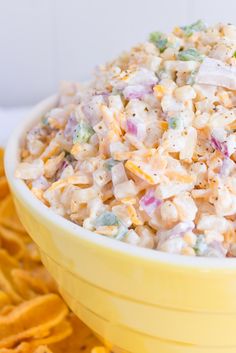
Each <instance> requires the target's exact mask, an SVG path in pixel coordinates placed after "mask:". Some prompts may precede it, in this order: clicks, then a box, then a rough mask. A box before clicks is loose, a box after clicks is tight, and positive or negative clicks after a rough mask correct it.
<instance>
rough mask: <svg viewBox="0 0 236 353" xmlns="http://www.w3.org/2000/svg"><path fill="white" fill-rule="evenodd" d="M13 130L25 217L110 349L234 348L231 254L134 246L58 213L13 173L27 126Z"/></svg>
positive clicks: (225, 352) (213, 352) (187, 352)
mask: <svg viewBox="0 0 236 353" xmlns="http://www.w3.org/2000/svg"><path fill="white" fill-rule="evenodd" d="M55 100H56V98H55V97H53V98H50V99H49V100H47V101H45V102H43V103H41V104H40V105H39V106H37V107H36V108H35V109H34V111H33V112H32V113H31V115H30V116H29V118H28V119H27V120H26V122H25V123H23V124H22V126H21V127H19V128H18V129H17V131H16V132H15V133H14V134H13V135H12V138H11V140H10V142H9V144H8V148H7V152H6V159H5V165H6V171H7V176H8V180H9V183H10V186H11V189H12V192H13V195H14V199H15V203H16V207H17V210H18V213H19V216H20V219H21V221H22V223H23V225H24V226H25V227H26V229H27V231H28V232H29V233H30V234H31V236H32V238H33V239H34V241H35V242H36V243H37V245H38V246H39V248H40V252H41V256H42V260H43V262H44V264H45V266H46V267H47V268H48V270H49V271H50V273H51V274H52V276H53V277H54V278H55V280H56V281H57V283H58V285H59V290H60V292H61V294H62V295H63V297H64V298H65V300H66V302H67V303H68V304H69V306H70V307H71V309H72V310H73V311H74V312H75V313H76V314H77V315H78V316H79V317H80V318H81V319H82V320H83V321H84V322H85V323H86V324H87V325H88V326H89V327H90V328H92V329H93V330H94V332H95V333H96V334H97V335H98V336H99V337H100V338H101V339H102V340H103V341H104V342H105V344H106V345H107V346H108V347H109V348H112V350H113V351H114V352H117V353H118V352H126V353H236V334H235V327H236V260H235V259H210V258H205V259H204V258H194V257H186V256H180V255H171V254H165V253H160V252H157V251H156V252H155V251H153V250H148V249H141V248H136V247H132V246H131V245H128V244H124V243H121V242H118V241H114V240H112V239H108V238H106V237H103V236H100V235H97V234H94V233H91V232H89V231H86V230H84V229H82V228H81V227H79V226H76V225H75V224H73V223H71V222H69V221H66V220H64V219H63V218H61V217H60V216H57V215H55V214H54V213H53V212H52V211H50V210H49V209H48V208H47V207H46V206H44V205H43V204H41V203H40V201H38V200H37V199H36V197H35V196H34V195H32V193H31V192H30V191H29V190H28V189H27V187H26V185H25V184H24V183H23V182H22V181H20V180H16V179H15V178H14V169H15V166H16V164H17V159H18V151H19V144H20V141H21V140H22V135H23V133H24V131H25V130H26V129H27V128H28V127H29V125H32V120H35V119H37V118H38V117H39V116H40V115H41V114H42V112H44V111H45V110H47V109H48V107H50V106H52V105H53V104H55Z"/></svg>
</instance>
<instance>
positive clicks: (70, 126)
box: [64, 113, 78, 140]
mask: <svg viewBox="0 0 236 353" xmlns="http://www.w3.org/2000/svg"><path fill="white" fill-rule="evenodd" d="M77 125H78V121H77V119H76V117H75V115H74V114H73V113H72V114H71V115H70V117H69V119H68V121H67V123H66V126H65V130H64V136H65V138H66V139H71V140H72V136H73V133H74V130H75V128H76V126H77Z"/></svg>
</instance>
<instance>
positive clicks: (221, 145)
mask: <svg viewBox="0 0 236 353" xmlns="http://www.w3.org/2000/svg"><path fill="white" fill-rule="evenodd" d="M211 145H212V147H213V148H215V149H216V150H217V151H220V152H221V153H222V154H223V155H224V156H225V157H229V151H228V147H227V144H226V142H221V141H220V140H218V139H217V138H216V137H214V136H211Z"/></svg>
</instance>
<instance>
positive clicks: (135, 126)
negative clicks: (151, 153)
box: [127, 118, 146, 141]
mask: <svg viewBox="0 0 236 353" xmlns="http://www.w3.org/2000/svg"><path fill="white" fill-rule="evenodd" d="M127 132H128V133H129V134H131V135H134V136H136V137H137V138H138V139H139V140H141V141H142V140H143V139H144V138H145V136H146V126H145V124H144V123H143V122H142V121H141V120H138V119H136V118H131V119H127Z"/></svg>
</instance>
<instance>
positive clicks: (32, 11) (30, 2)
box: [0, 0, 236, 108]
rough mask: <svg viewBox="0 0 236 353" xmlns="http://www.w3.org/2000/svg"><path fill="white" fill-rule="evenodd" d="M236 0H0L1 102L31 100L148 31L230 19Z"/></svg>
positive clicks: (235, 17)
mask: <svg viewBox="0 0 236 353" xmlns="http://www.w3.org/2000/svg"><path fill="white" fill-rule="evenodd" d="M235 4H236V2H235V0H224V1H218V0H163V1H160V0H142V1H141V0H119V1H118V0H116V1H114V0H99V1H98V0H97V1H96V0H0V107H2V108H3V107H5V108H6V107H15V106H26V105H32V104H34V103H36V102H37V101H39V100H40V99H42V98H44V97H46V96H47V95H49V94H51V93H53V92H55V91H56V90H57V86H58V82H59V81H60V80H61V79H66V80H86V79H88V78H89V77H90V76H91V73H92V70H93V67H94V66H95V65H97V64H99V63H103V62H105V61H107V60H109V59H111V58H113V57H115V56H116V55H118V54H119V53H120V52H121V51H122V50H125V49H128V48H129V47H130V46H131V45H134V44H135V43H137V42H139V41H143V40H145V39H146V38H147V36H148V34H149V33H150V32H151V31H153V30H162V31H170V30H171V28H172V27H173V26H175V25H185V24H189V23H191V22H193V21H195V20H197V19H199V18H201V19H203V20H205V21H206V22H207V23H209V24H212V23H215V22H220V21H222V22H231V23H236V11H235V9H236V5H235Z"/></svg>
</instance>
